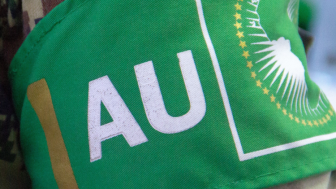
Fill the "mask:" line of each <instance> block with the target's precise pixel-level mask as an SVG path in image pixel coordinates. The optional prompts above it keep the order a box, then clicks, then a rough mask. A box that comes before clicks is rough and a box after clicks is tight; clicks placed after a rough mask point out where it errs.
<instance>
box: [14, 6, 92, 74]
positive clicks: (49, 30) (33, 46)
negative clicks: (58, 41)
mask: <svg viewBox="0 0 336 189" xmlns="http://www.w3.org/2000/svg"><path fill="white" fill-rule="evenodd" d="M88 1H89V0H86V1H83V2H82V3H81V4H79V5H77V7H75V8H74V9H72V10H71V11H70V12H68V13H67V14H66V15H64V16H63V17H62V18H60V19H59V20H57V21H55V22H54V24H52V25H51V26H50V28H49V29H47V30H45V29H42V28H41V29H42V30H41V34H40V35H39V37H38V39H37V40H36V41H35V43H34V44H33V45H32V47H31V48H30V49H29V50H28V52H27V53H26V55H25V56H24V58H23V61H22V62H21V63H20V62H18V63H17V65H14V67H13V68H12V70H10V75H11V77H10V80H13V79H14V77H15V76H16V74H17V72H18V70H19V69H21V66H22V64H24V63H25V62H26V61H27V57H28V56H29V55H30V54H31V52H32V51H33V50H34V49H35V47H36V46H37V45H38V44H39V43H40V41H41V39H42V38H43V37H45V36H46V35H47V34H48V33H49V32H51V31H52V30H53V29H54V28H55V26H57V25H58V24H60V23H61V22H62V21H63V20H64V19H65V18H66V17H68V16H69V15H70V14H72V13H73V12H75V11H77V10H78V9H79V8H81V7H82V6H83V5H84V4H85V3H87V2H88ZM64 3H66V2H64ZM37 26H38V25H37ZM32 32H34V29H33V31H32ZM24 45H25V44H24Z"/></svg>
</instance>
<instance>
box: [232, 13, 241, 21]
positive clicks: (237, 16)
mask: <svg viewBox="0 0 336 189" xmlns="http://www.w3.org/2000/svg"><path fill="white" fill-rule="evenodd" d="M233 16H234V17H235V18H236V20H239V19H241V14H238V13H237V12H236V14H235V15H233Z"/></svg>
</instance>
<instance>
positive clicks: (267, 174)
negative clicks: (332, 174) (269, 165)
mask: <svg viewBox="0 0 336 189" xmlns="http://www.w3.org/2000/svg"><path fill="white" fill-rule="evenodd" d="M335 157H336V156H331V157H328V158H324V159H320V160H315V161H312V162H310V163H306V164H302V165H300V166H294V167H290V168H288V169H282V170H279V171H276V172H270V173H265V174H262V175H259V176H256V177H253V178H248V179H242V180H238V181H234V182H230V183H227V184H224V185H219V186H215V187H213V188H215V189H217V188H221V187H224V186H228V185H233V184H238V183H240V182H244V181H248V180H250V181H253V180H256V179H259V178H263V177H268V176H271V175H274V174H277V173H280V172H283V171H288V170H291V169H296V168H299V167H302V166H305V165H310V164H314V163H317V162H321V161H325V160H329V159H332V158H335Z"/></svg>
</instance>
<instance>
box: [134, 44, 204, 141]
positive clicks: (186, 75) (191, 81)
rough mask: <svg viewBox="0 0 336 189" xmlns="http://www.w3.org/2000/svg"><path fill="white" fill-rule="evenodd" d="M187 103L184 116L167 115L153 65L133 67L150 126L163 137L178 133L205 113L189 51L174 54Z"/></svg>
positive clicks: (148, 63)
mask: <svg viewBox="0 0 336 189" xmlns="http://www.w3.org/2000/svg"><path fill="white" fill-rule="evenodd" d="M177 57H178V58H179V60H180V62H179V64H180V68H181V72H182V76H183V80H184V84H185V86H186V89H187V93H188V98H189V101H190V110H189V111H188V113H186V114H185V115H182V116H179V117H172V116H170V115H169V114H168V113H167V110H166V107H165V105H164V102H163V98H162V94H161V90H160V87H159V82H158V80H157V77H156V74H155V71H154V66H153V62H152V61H149V62H145V63H142V64H139V65H136V66H134V69H135V74H136V77H137V80H138V85H139V89H140V93H141V99H142V102H143V104H144V108H145V111H146V115H147V118H148V121H149V122H150V124H151V125H152V127H153V128H154V129H155V130H157V131H159V132H161V133H166V134H173V133H179V132H182V131H185V130H188V129H190V128H192V127H194V126H195V125H197V124H198V123H199V122H200V121H201V120H202V119H203V117H204V115H205V111H206V105H205V98H204V94H203V90H202V86H201V82H200V79H199V76H198V73H197V70H196V65H195V62H194V59H193V56H192V53H191V51H190V50H189V51H185V52H181V53H178V54H177Z"/></svg>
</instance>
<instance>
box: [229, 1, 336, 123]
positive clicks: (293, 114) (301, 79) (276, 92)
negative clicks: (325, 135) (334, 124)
mask: <svg viewBox="0 0 336 189" xmlns="http://www.w3.org/2000/svg"><path fill="white" fill-rule="evenodd" d="M240 1H241V0H240ZM265 2H266V3H269V2H267V1H264V0H249V1H247V2H239V1H238V2H237V4H235V9H236V11H237V12H236V14H235V15H234V17H235V18H236V19H235V21H236V23H235V24H234V26H235V27H236V28H237V30H238V31H237V37H238V38H239V39H240V46H241V47H242V48H243V49H244V51H243V56H244V57H245V58H246V59H247V67H248V68H249V69H251V71H252V72H251V77H252V78H254V79H255V82H256V86H257V87H260V88H262V92H263V93H264V94H267V95H270V102H271V103H275V105H276V106H277V108H278V109H279V110H281V111H282V112H283V115H285V116H287V117H288V118H289V119H290V120H293V121H295V122H297V123H299V124H302V125H304V126H306V125H309V126H314V125H315V126H323V125H325V124H327V123H328V122H329V121H330V120H331V116H332V115H333V112H334V111H333V110H332V107H331V105H330V104H329V102H328V100H327V98H326V96H325V94H324V93H323V92H322V91H320V89H319V88H318V87H317V86H316V85H315V84H314V83H313V82H312V81H311V80H310V78H309V75H308V74H307V71H306V70H307V68H306V65H307V64H306V59H305V55H304V54H302V52H303V51H302V50H301V49H302V48H303V47H302V44H301V43H300V42H299V43H297V44H299V45H297V44H296V45H295V46H294V45H293V44H294V43H292V39H291V38H293V37H292V36H290V35H288V33H289V32H286V31H289V30H297V25H296V23H297V7H298V0H290V1H289V3H288V6H287V8H286V9H285V8H284V9H281V8H280V7H279V9H278V10H276V11H275V12H272V14H270V13H269V11H272V10H267V7H266V6H264V7H263V3H265ZM272 3H276V2H272ZM281 11H287V14H285V15H286V16H287V18H286V19H281V20H287V22H286V23H283V22H279V23H267V20H269V17H270V16H271V15H273V16H274V17H276V16H277V14H276V12H281ZM263 13H264V14H263ZM282 15H284V14H282ZM279 17H280V16H279ZM240 20H241V22H239V21H240ZM273 20H274V19H273ZM242 28H244V31H241V30H242ZM269 28H270V29H269ZM274 29H276V31H277V32H274ZM279 33H281V34H282V33H283V35H279ZM296 33H297V32H296ZM243 39H244V40H243ZM295 42H296V41H295ZM300 46H301V47H300ZM298 49H300V50H301V52H300V50H298ZM257 76H258V77H257Z"/></svg>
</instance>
